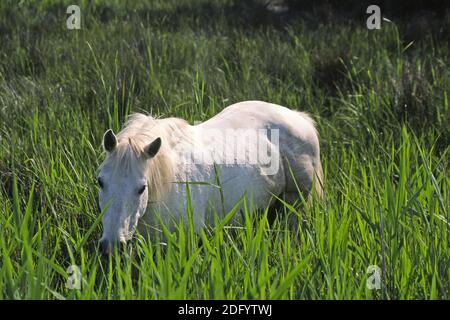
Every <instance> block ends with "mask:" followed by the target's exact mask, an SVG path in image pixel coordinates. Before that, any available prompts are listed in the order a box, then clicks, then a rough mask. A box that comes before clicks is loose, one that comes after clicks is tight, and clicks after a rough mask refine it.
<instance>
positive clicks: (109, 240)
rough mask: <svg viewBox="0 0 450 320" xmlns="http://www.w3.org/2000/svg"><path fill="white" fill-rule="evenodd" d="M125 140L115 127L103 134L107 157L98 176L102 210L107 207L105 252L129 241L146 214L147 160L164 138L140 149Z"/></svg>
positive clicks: (103, 245) (107, 252) (102, 248)
mask: <svg viewBox="0 0 450 320" xmlns="http://www.w3.org/2000/svg"><path fill="white" fill-rule="evenodd" d="M125 140H126V141H120V139H119V140H118V139H117V137H116V136H115V135H114V133H113V132H112V130H108V131H106V133H105V135H104V136H103V147H104V149H105V151H106V153H107V157H106V159H105V161H104V162H103V163H102V165H101V166H100V170H99V175H98V184H99V186H100V193H99V204H100V208H101V210H102V212H103V210H105V213H104V216H103V219H102V223H103V236H102V238H101V239H100V249H101V251H102V253H103V254H109V253H111V251H112V249H113V247H114V245H115V244H116V243H117V242H123V243H124V242H126V241H127V240H129V239H130V238H131V237H132V235H133V233H134V231H135V229H136V226H137V224H138V220H139V218H140V217H141V216H142V215H144V213H145V211H146V209H147V203H148V199H149V194H148V192H149V191H148V187H147V170H148V163H147V162H148V161H149V159H151V158H153V157H154V156H155V155H156V154H157V152H158V151H159V148H160V146H161V139H160V138H156V139H155V140H153V142H151V143H149V144H147V145H146V146H145V147H143V148H136V147H135V145H133V143H132V141H131V140H129V139H125Z"/></svg>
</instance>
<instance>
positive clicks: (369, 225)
mask: <svg viewBox="0 0 450 320" xmlns="http://www.w3.org/2000/svg"><path fill="white" fill-rule="evenodd" d="M123 3H125V1H124V2H123ZM126 3H127V4H122V3H121V2H119V1H110V2H107V1H92V2H91V1H79V2H78V4H79V5H80V7H81V13H82V27H81V30H68V29H67V28H66V19H67V17H68V15H67V14H66V8H67V6H68V5H69V4H72V2H70V1H56V0H48V1H29V2H19V3H18V2H16V1H2V2H1V3H0V44H1V45H0V174H1V184H0V299H269V298H270V299H449V298H450V267H449V266H450V245H449V244H450V234H449V231H450V215H449V203H450V201H449V200H450V193H449V192H450V190H449V175H448V173H449V168H448V165H449V158H450V148H449V141H450V110H449V99H450V69H449V62H450V48H449V43H450V42H449V39H450V38H449V34H450V15H448V14H447V15H444V16H443V17H441V18H440V20H439V21H438V26H437V27H436V26H435V25H427V23H430V24H431V22H429V21H428V20H424V21H422V20H420V19H414V23H412V22H411V23H408V22H407V21H406V22H405V21H404V20H396V19H395V17H391V20H392V21H393V22H390V23H389V22H383V24H382V28H381V29H380V30H368V29H366V26H365V17H366V15H365V8H363V9H361V14H360V15H361V17H360V19H359V20H351V19H350V20H349V19H338V18H336V19H329V20H323V19H316V18H314V15H308V14H305V15H304V16H300V17H297V16H295V17H293V18H292V17H290V16H289V15H285V16H283V15H281V16H280V15H276V14H273V13H270V12H269V11H266V10H264V9H263V8H261V6H258V2H255V3H253V2H249V3H251V4H246V2H242V3H244V4H242V3H240V2H239V1H226V0H223V1H219V0H216V1H195V0H189V1H188V0H184V1H175V0H173V1H172V0H171V1H163V0H161V1H145V2H140V1H127V2H126ZM252 6H254V7H252ZM421 23H422V24H425V27H420V26H421ZM434 23H435V24H436V22H434ZM417 26H419V27H417ZM428 27H429V28H428ZM435 27H436V28H435ZM256 99H257V100H265V101H269V102H273V103H278V104H281V105H285V106H288V107H290V108H293V109H298V110H303V111H307V112H309V113H311V114H312V116H313V117H314V119H315V120H316V121H317V124H318V130H319V133H320V142H321V150H322V165H323V168H324V174H325V196H324V198H323V199H322V200H318V199H315V201H313V204H312V205H311V206H307V207H302V206H290V205H285V206H284V208H283V211H284V212H285V218H282V219H280V220H278V221H276V222H275V223H274V225H269V223H268V221H267V217H266V213H263V214H260V215H257V216H255V215H250V214H248V215H247V216H248V219H247V220H246V223H245V224H244V225H243V226H242V227H241V228H237V229H236V228H234V229H231V228H228V227H227V226H224V225H223V224H218V226H217V227H215V228H211V229H208V230H205V231H204V232H203V233H202V234H201V235H196V234H194V233H193V232H186V233H185V232H183V231H180V232H178V233H174V234H173V235H171V236H170V237H169V240H168V241H167V243H166V244H165V245H161V244H156V243H153V244H149V243H146V242H145V241H144V240H145V239H142V237H137V239H135V240H134V241H133V242H132V243H131V244H130V247H131V248H130V251H129V253H122V254H117V253H116V254H115V255H113V256H112V257H111V258H110V259H106V260H105V259H102V257H101V256H100V255H99V253H98V250H97V241H98V239H99V237H100V235H101V223H100V218H101V216H100V212H99V210H98V206H97V193H98V187H97V185H96V181H95V177H96V175H95V174H96V168H97V167H98V165H99V163H100V162H101V161H102V159H103V156H104V155H103V154H102V148H101V137H102V135H103V133H104V132H105V130H106V129H108V128H113V129H114V131H115V132H117V131H118V130H119V129H120V126H121V124H122V123H123V121H124V119H125V118H126V116H127V115H128V114H129V113H131V112H136V111H144V112H150V113H152V114H153V115H155V116H177V117H182V118H184V119H186V120H188V121H189V122H190V123H193V122H194V121H203V120H206V119H208V118H210V117H211V116H213V115H215V114H216V113H218V112H219V111H220V110H222V109H223V108H224V107H226V106H227V105H230V104H232V103H234V102H238V101H242V100H256ZM250 211H251V209H250V208H249V209H248V210H247V213H250ZM289 216H297V218H298V219H299V220H300V221H301V223H300V230H299V231H298V232H295V230H292V228H289V227H288V226H287V221H288V217H289ZM199 240H202V241H199ZM70 265H78V266H79V267H80V268H81V273H82V284H81V289H80V290H73V289H69V288H67V287H66V284H67V279H68V276H69V275H68V270H67V268H68V267H69V266H70ZM371 265H377V266H378V267H379V268H380V269H381V288H380V289H379V290H370V289H369V288H368V287H367V286H366V281H367V279H368V277H370V276H371V274H370V273H367V272H366V271H367V268H368V267H369V266H371Z"/></svg>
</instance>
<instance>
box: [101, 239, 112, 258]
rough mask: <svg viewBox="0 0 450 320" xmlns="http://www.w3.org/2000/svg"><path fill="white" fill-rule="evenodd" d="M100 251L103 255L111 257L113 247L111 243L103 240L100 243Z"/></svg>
mask: <svg viewBox="0 0 450 320" xmlns="http://www.w3.org/2000/svg"><path fill="white" fill-rule="evenodd" d="M99 249H100V252H101V253H102V254H103V255H109V254H111V252H112V249H113V245H112V243H111V242H110V241H108V240H106V239H102V240H100V242H99Z"/></svg>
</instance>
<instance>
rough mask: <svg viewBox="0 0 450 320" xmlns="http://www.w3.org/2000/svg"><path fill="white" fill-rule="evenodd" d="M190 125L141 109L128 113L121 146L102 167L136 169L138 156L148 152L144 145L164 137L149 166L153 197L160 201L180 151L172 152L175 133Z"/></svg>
mask: <svg viewBox="0 0 450 320" xmlns="http://www.w3.org/2000/svg"><path fill="white" fill-rule="evenodd" d="M188 126H189V124H188V123H187V122H186V121H185V120H183V119H178V118H167V119H155V118H153V117H151V116H147V115H144V114H141V113H135V114H132V115H130V116H129V117H128V120H127V122H126V123H125V126H124V128H123V129H122V131H120V132H119V133H118V134H117V142H118V144H117V147H116V148H115V150H114V151H113V152H112V153H111V154H110V155H109V156H108V157H107V159H106V160H105V162H104V163H103V164H102V165H101V166H100V169H101V168H102V166H104V165H105V164H106V163H109V164H111V165H112V167H113V173H114V172H117V171H118V170H119V171H124V170H125V171H126V170H135V169H136V168H137V166H138V162H137V161H138V159H139V158H140V157H141V156H142V155H143V153H144V148H145V147H146V146H147V145H148V144H149V143H151V142H152V141H154V140H155V139H156V138H158V137H159V138H161V140H162V144H161V148H160V150H159V152H158V153H157V154H156V156H155V157H154V158H152V159H151V160H150V161H149V163H148V165H147V167H146V168H145V170H146V177H147V183H148V187H149V195H150V198H149V200H150V201H158V200H159V199H161V196H162V195H163V194H164V193H166V192H168V191H169V189H170V185H171V182H172V181H173V177H174V168H175V161H176V159H175V157H176V154H174V153H173V152H172V148H171V146H172V145H173V143H174V137H181V136H183V132H184V131H185V129H186V128H188ZM175 133H176V134H175ZM175 142H177V141H175Z"/></svg>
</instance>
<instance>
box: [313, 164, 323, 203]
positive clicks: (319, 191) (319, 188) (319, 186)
mask: <svg viewBox="0 0 450 320" xmlns="http://www.w3.org/2000/svg"><path fill="white" fill-rule="evenodd" d="M314 170H315V175H314V178H315V179H314V189H315V191H316V195H317V197H319V198H322V196H323V170H322V164H321V163H320V157H319V158H318V161H317V165H316V167H315V168H314Z"/></svg>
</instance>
